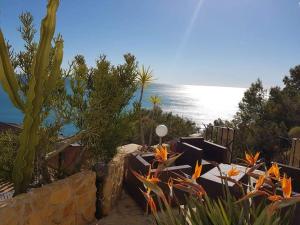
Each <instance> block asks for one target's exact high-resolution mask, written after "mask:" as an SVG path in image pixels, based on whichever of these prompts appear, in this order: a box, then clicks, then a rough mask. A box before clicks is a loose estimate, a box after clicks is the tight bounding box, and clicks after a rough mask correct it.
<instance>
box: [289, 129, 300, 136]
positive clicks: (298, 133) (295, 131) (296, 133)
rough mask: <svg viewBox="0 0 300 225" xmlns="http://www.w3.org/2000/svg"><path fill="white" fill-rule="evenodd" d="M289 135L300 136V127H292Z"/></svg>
mask: <svg viewBox="0 0 300 225" xmlns="http://www.w3.org/2000/svg"><path fill="white" fill-rule="evenodd" d="M289 137H291V138H300V127H293V128H292V129H290V131H289Z"/></svg>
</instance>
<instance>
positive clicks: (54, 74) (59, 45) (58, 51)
mask: <svg viewBox="0 0 300 225" xmlns="http://www.w3.org/2000/svg"><path fill="white" fill-rule="evenodd" d="M63 45H64V43H63V40H62V38H61V37H59V38H58V39H57V40H56V42H55V52H54V57H53V68H52V70H51V73H50V76H49V78H48V82H47V88H46V90H45V96H48V95H49V94H50V93H51V91H53V90H54V88H55V86H56V84H57V81H58V79H59V77H60V75H61V71H60V67H61V64H62V60H63Z"/></svg>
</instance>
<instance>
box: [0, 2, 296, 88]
mask: <svg viewBox="0 0 300 225" xmlns="http://www.w3.org/2000/svg"><path fill="white" fill-rule="evenodd" d="M45 5H46V0H0V27H1V29H2V30H3V32H4V35H5V37H6V38H7V39H9V40H10V42H11V44H13V46H14V47H15V48H16V49H17V50H18V49H20V48H21V47H22V42H21V41H20V36H19V35H18V33H17V31H16V28H17V27H18V25H19V22H18V15H19V14H20V13H21V12H22V11H26V10H28V11H30V12H32V13H33V15H34V17H35V19H36V25H38V26H39V20H40V19H41V18H42V16H43V15H44V14H45ZM57 31H58V32H60V33H62V35H63V37H64V40H65V55H64V65H67V63H68V61H70V60H71V59H72V57H73V56H74V55H76V54H79V53H80V54H83V55H84V56H85V57H86V59H87V62H88V64H89V65H94V62H95V59H96V58H97V57H98V56H99V55H100V54H106V55H107V56H108V57H109V59H111V60H112V61H113V63H120V62H121V60H122V55H123V54H124V53H126V52H131V53H133V54H135V55H136V57H137V58H138V60H139V61H140V63H141V64H145V65H150V66H151V67H152V69H153V71H154V74H155V76H156V78H157V81H158V82H161V83H176V84H203V85H219V86H241V87H247V86H249V84H250V83H251V82H252V81H254V80H255V79H256V78H258V77H260V78H261V79H262V80H263V82H264V84H265V85H266V86H270V85H279V84H280V83H281V79H282V77H283V75H284V74H286V73H288V70H289V68H290V67H292V66H294V65H297V64H300V3H299V0H204V1H201V0H200V1H199V0H101V1H100V0H62V1H61V5H60V8H59V11H58V22H57Z"/></svg>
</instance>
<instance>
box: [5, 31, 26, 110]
mask: <svg viewBox="0 0 300 225" xmlns="http://www.w3.org/2000/svg"><path fill="white" fill-rule="evenodd" d="M0 83H1V84H2V86H3V89H4V90H5V91H6V92H7V94H8V96H9V98H10V99H11V101H12V103H13V104H14V105H15V106H16V107H17V108H18V109H20V110H22V111H24V103H23V101H22V100H21V98H20V96H19V91H20V86H19V83H18V81H17V79H16V77H15V73H14V69H13V67H12V65H11V63H10V60H9V54H8V50H7V47H6V44H5V40H4V37H3V34H2V31H1V30H0Z"/></svg>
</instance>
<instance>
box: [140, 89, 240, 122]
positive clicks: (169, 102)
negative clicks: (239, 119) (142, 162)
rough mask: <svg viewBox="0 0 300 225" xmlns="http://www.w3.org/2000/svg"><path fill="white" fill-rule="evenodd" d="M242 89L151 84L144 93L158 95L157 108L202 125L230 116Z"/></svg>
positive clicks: (235, 110) (235, 107)
mask: <svg viewBox="0 0 300 225" xmlns="http://www.w3.org/2000/svg"><path fill="white" fill-rule="evenodd" d="M245 90H246V89H245V88H233V87H215V86H197V85H164V84H154V85H152V86H150V87H149V89H148V90H146V95H147V97H148V98H149V97H150V96H151V95H158V96H159V97H161V99H162V104H161V108H162V109H163V110H164V111H168V112H173V113H174V114H178V115H180V116H183V117H186V118H189V119H191V120H193V121H195V122H196V123H197V125H202V124H203V123H204V124H207V123H211V122H213V121H214V120H215V119H218V118H221V119H228V120H229V119H232V118H233V116H234V114H235V113H236V112H237V110H238V103H239V102H240V101H241V100H242V98H243V94H244V92H245ZM147 105H148V104H147ZM148 107H149V105H148Z"/></svg>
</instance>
